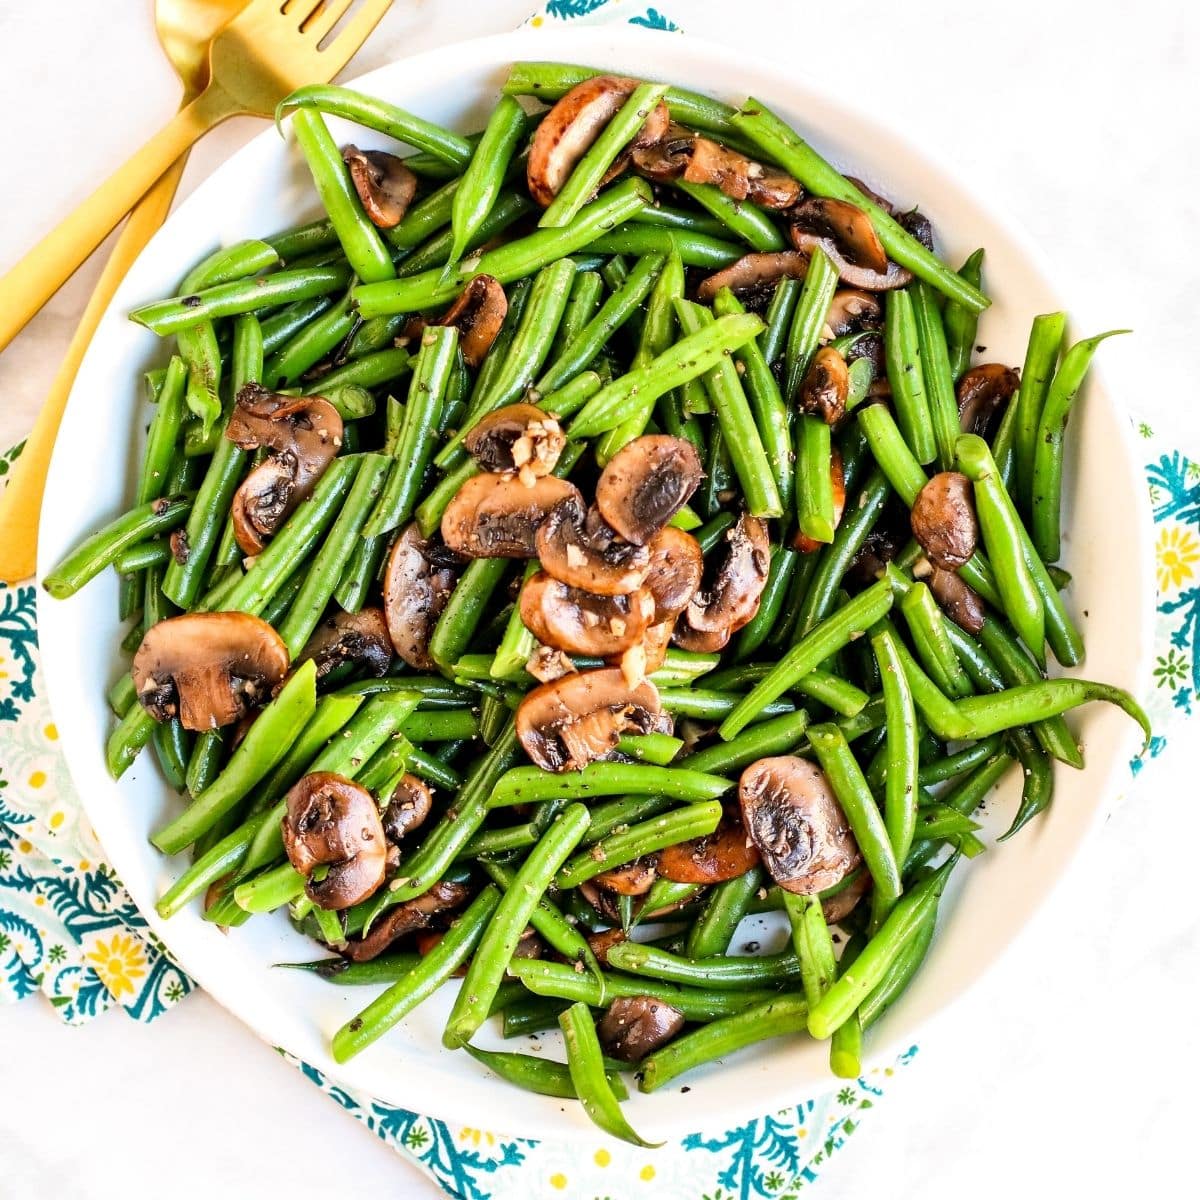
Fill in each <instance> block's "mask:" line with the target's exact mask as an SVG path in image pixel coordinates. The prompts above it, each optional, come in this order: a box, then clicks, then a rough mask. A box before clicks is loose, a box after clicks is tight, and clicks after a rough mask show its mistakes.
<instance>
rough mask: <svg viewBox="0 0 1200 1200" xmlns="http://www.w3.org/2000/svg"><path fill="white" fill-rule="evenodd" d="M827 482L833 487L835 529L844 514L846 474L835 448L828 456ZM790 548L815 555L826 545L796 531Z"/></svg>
mask: <svg viewBox="0 0 1200 1200" xmlns="http://www.w3.org/2000/svg"><path fill="white" fill-rule="evenodd" d="M829 482H830V483H831V484H832V485H833V527H834V529H837V527H838V526H839V525H840V524H841V523H842V517H843V515H844V514H845V512H846V472H845V467H844V465H843V463H842V452H841V451H840V450H839V449H838V448H837V447H836V446H834V447H833V449H832V450H831V451H830V455H829ZM792 546H793V548H794V549H796V550H799V551H800V553H801V554H816V552H817V551H818V550H822V549H824V548H825V546H826V543H825V542H818V541H817V539H816V538H811V537H809V536H808V534H807V533H804V532H802V531H801V530H797V531H796V534H795V536H794V537H793V538H792Z"/></svg>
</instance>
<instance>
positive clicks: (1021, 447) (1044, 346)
mask: <svg viewBox="0 0 1200 1200" xmlns="http://www.w3.org/2000/svg"><path fill="white" fill-rule="evenodd" d="M1066 332H1067V315H1066V313H1061V312H1055V313H1043V314H1042V315H1041V316H1037V317H1034V318H1033V326H1032V328H1031V329H1030V331H1029V344H1028V346H1027V347H1026V350H1025V364H1024V366H1023V367H1022V368H1021V386H1020V389H1019V390H1018V392H1017V398H1016V406H1017V416H1016V422H1017V428H1016V431H1015V433H1014V435H1013V441H1014V447H1015V453H1016V460H1017V461H1016V467H1017V490H1016V492H1015V493H1014V495H1015V497H1016V500H1017V505H1018V507H1019V508H1020V510H1021V512H1023V513H1025V514H1029V513H1031V512H1032V510H1033V469H1034V458H1035V456H1036V453H1037V439H1038V428H1039V426H1040V425H1041V423H1042V409H1043V407H1044V406H1045V403H1046V394H1047V392H1048V391H1049V390H1050V381H1051V380H1052V379H1053V378H1054V373H1055V371H1056V370H1057V368H1058V356H1059V354H1060V353H1061V351H1062V348H1063V339H1064V338H1065V337H1066Z"/></svg>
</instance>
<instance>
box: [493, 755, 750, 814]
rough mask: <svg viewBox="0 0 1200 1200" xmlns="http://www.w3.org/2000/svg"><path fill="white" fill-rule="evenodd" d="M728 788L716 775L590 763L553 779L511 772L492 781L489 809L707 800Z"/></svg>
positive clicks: (535, 772) (530, 770)
mask: <svg viewBox="0 0 1200 1200" xmlns="http://www.w3.org/2000/svg"><path fill="white" fill-rule="evenodd" d="M728 788H729V781H728V780H727V779H722V778H721V777H720V776H719V775H704V774H702V773H700V772H698V771H689V770H678V769H676V768H674V767H656V766H653V765H649V764H646V763H622V762H595V763H589V764H588V765H587V766H586V767H582V768H581V769H580V770H578V771H566V772H562V773H555V772H553V771H543V770H542V769H541V767H514V768H513V769H512V770H511V771H509V772H508V773H507V774H505V775H504V776H503V777H502V778H500V779H499V780H497V782H496V786H495V787H494V788H493V790H492V796H491V800H490V801H489V805H488V806H489V807H490V808H503V807H505V806H507V805H510V804H527V803H532V802H533V801H537V800H556V799H558V798H559V797H564V798H566V799H569V800H576V799H588V798H590V797H593V796H620V795H630V796H652V795H654V794H655V793H657V792H669V793H670V794H671V795H672V796H673V797H675V799H676V800H680V801H693V800H712V799H713V798H714V797H716V796H719V795H721V793H722V792H725V791H727V790H728Z"/></svg>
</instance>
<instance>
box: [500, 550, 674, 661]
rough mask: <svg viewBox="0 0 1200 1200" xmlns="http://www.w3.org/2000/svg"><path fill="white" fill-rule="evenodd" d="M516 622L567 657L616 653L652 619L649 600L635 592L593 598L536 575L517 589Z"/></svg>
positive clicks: (644, 593) (639, 635)
mask: <svg viewBox="0 0 1200 1200" xmlns="http://www.w3.org/2000/svg"><path fill="white" fill-rule="evenodd" d="M521 620H522V622H524V624H525V627H526V628H527V629H528V630H529V632H530V633H532V634H533V636H534V637H535V638H537V640H538V641H539V642H542V643H543V644H544V645H547V646H554V647H556V648H557V649H559V650H564V651H566V653H567V654H589V655H590V654H595V655H600V656H601V657H606V656H608V655H611V654H621V653H622V652H623V651H625V650H628V649H629V647H630V646H632V645H634V643H636V642H640V641H641V639H642V635H643V634H644V633H645V632H646V628H647V626H649V624H650V622H651V621H653V620H654V598H653V597H652V596H651V595H650V593H649V592H648V591H645V590H644V589H640V590H638V591H636V592H631V593H629V594H628V595H624V596H597V595H594V594H593V593H591V592H585V591H583V590H581V589H580V588H573V587H570V586H569V585H568V584H565V583H560V582H559V581H558V580H557V579H553V578H551V577H550V576H549V575H547V574H546V572H545V571H539V572H538V573H537V574H536V575H533V576H531V577H530V578H529V579H527V580H526V581H525V586H524V587H522V588H521Z"/></svg>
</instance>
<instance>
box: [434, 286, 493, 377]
mask: <svg viewBox="0 0 1200 1200" xmlns="http://www.w3.org/2000/svg"><path fill="white" fill-rule="evenodd" d="M507 315H508V297H507V296H506V295H505V294H504V288H503V286H502V285H501V283H500V281H499V280H498V279H493V278H492V277H491V276H490V275H476V276H475V277H474V278H473V279H472V280H471V282H470V283H468V284H467V286H466V287H465V288H463V290H462V292H461V293H460V294H459V297H458V299H457V300H455V302H454V303H453V304H452V305H451V306H450V307H449V308H448V309H447V310H446V312H445V313H443V315H442V317H441V320H439V321H437V322H436V324H438V325H453V326H455V327H456V328H457V329H458V347H459V349H460V350H461V351H462V356H463V361H464V362H465V363H466V364H467V366H468V367H470V368H471V369H472V370H474V369H475V368H476V367H478V366H479V364H480V363H481V362H483V360H484V359H485V358H486V357H487V352H488V351H489V350H490V349H491V348H492V343H493V342H494V341H495V340H496V337H497V335H498V334H499V333H500V327H501V326H502V325H503V324H504V318H505V317H506V316H507Z"/></svg>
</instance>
